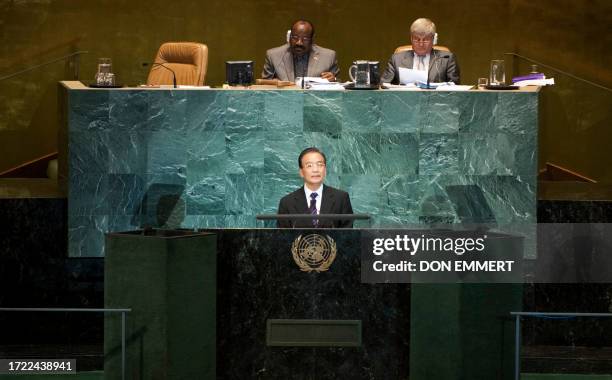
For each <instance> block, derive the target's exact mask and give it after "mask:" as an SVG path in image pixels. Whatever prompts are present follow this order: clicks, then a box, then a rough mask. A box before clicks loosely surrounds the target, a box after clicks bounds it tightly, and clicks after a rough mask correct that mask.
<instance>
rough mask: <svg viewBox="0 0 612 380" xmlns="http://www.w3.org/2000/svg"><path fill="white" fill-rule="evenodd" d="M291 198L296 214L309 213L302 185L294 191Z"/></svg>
mask: <svg viewBox="0 0 612 380" xmlns="http://www.w3.org/2000/svg"><path fill="white" fill-rule="evenodd" d="M293 199H294V201H295V207H296V211H295V213H296V214H309V213H310V211H309V210H308V202H307V201H306V192H305V191H304V188H303V187H302V188H300V189H298V190H296V191H295V193H294V198H293Z"/></svg>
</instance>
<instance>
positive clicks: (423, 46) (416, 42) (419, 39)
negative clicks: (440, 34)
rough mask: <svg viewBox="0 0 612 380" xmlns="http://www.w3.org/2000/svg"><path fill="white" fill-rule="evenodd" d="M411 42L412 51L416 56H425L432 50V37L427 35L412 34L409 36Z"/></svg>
mask: <svg viewBox="0 0 612 380" xmlns="http://www.w3.org/2000/svg"><path fill="white" fill-rule="evenodd" d="M410 39H411V40H412V50H414V52H415V53H416V54H417V55H426V54H429V53H430V52H431V49H433V36H432V35H427V34H412V35H411V36H410Z"/></svg>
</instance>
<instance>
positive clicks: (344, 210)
mask: <svg viewBox="0 0 612 380" xmlns="http://www.w3.org/2000/svg"><path fill="white" fill-rule="evenodd" d="M298 164H299V166H300V176H301V177H302V178H304V186H303V187H300V188H299V189H297V190H296V191H294V192H292V193H291V194H288V195H286V196H284V197H283V198H282V199H281V200H280V203H279V205H278V213H279V214H312V215H318V214H352V213H353V208H352V207H351V200H350V198H349V195H348V193H347V192H345V191H342V190H338V189H334V188H333V187H331V186H327V185H323V181H324V180H325V174H326V164H327V159H326V158H325V154H323V152H321V151H320V150H319V149H317V148H307V149H304V150H303V151H302V153H300V156H299V158H298ZM277 226H278V227H279V228H293V227H299V228H309V227H310V228H351V227H352V226H353V221H352V220H316V219H313V220H279V221H278V222H277Z"/></svg>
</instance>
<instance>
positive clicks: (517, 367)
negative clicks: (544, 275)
mask: <svg viewBox="0 0 612 380" xmlns="http://www.w3.org/2000/svg"><path fill="white" fill-rule="evenodd" d="M510 315H512V316H514V318H515V320H514V329H515V331H514V346H515V347H514V379H515V380H519V379H520V378H521V317H533V318H551V319H561V318H576V317H595V318H612V313H543V312H537V311H511V312H510Z"/></svg>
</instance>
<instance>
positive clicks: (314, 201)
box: [308, 193, 319, 227]
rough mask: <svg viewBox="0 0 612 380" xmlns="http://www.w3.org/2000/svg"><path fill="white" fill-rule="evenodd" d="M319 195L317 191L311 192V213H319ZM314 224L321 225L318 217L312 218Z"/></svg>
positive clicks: (309, 208)
mask: <svg viewBox="0 0 612 380" xmlns="http://www.w3.org/2000/svg"><path fill="white" fill-rule="evenodd" d="M318 196H319V194H317V193H311V194H310V207H308V211H310V215H317V197H318ZM312 225H313V226H315V227H316V226H318V225H319V220H317V219H313V220H312Z"/></svg>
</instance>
